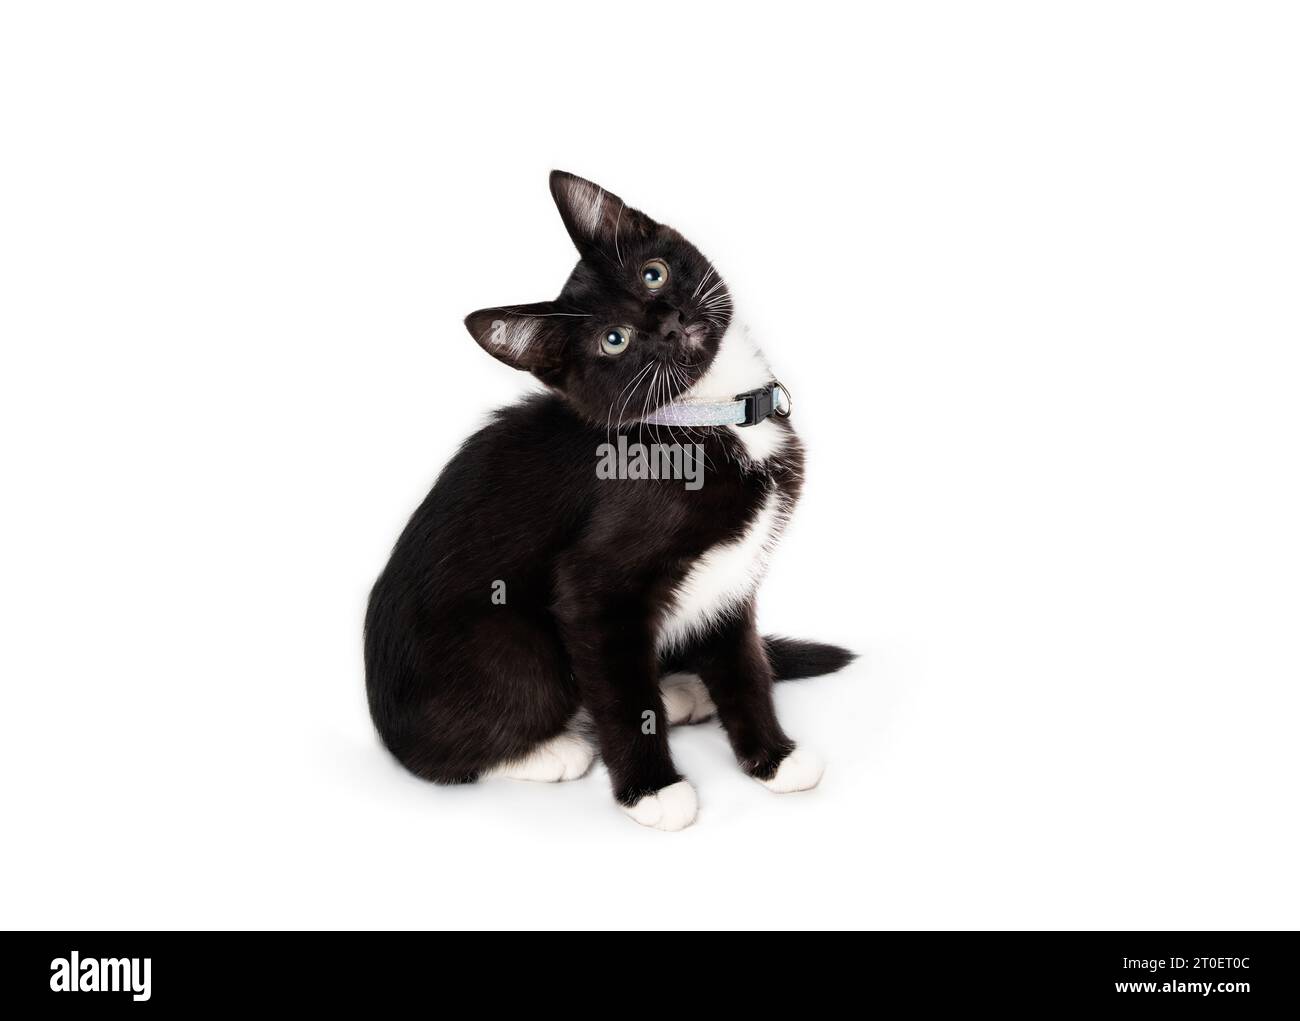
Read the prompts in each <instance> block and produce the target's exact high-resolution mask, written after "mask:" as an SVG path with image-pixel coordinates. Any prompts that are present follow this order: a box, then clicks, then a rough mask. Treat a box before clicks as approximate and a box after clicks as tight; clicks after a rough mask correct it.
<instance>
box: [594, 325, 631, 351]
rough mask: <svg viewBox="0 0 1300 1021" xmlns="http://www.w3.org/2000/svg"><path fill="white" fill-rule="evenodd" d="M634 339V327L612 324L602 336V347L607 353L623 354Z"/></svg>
mask: <svg viewBox="0 0 1300 1021" xmlns="http://www.w3.org/2000/svg"><path fill="white" fill-rule="evenodd" d="M631 340H632V327H630V326H611V327H610V328H609V329H608V330H606V331H605V335H604V336H603V337H601V338H600V349H601V350H602V351H604V352H605V354H607V355H621V354H622V353H623V352H624V351H626V350H627V346H628V344H629V343H630V342H631Z"/></svg>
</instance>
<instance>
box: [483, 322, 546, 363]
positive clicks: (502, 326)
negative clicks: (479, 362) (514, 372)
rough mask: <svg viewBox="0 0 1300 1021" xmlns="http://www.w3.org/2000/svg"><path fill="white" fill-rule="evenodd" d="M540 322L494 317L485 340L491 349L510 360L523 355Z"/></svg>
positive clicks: (539, 327) (539, 326)
mask: <svg viewBox="0 0 1300 1021" xmlns="http://www.w3.org/2000/svg"><path fill="white" fill-rule="evenodd" d="M539 329H541V324H539V323H538V322H537V321H536V320H532V319H494V320H493V321H492V323H491V325H490V326H489V327H488V333H487V340H488V343H489V344H491V345H492V347H493V349H495V350H497V351H499V352H501V354H503V355H505V356H506V357H508V358H510V359H512V360H518V359H519V358H521V357H523V355H524V352H526V351H527V350H528V348H529V346H530V345H531V344H532V342H533V337H534V336H535V335H536V333H537V331H538V330H539Z"/></svg>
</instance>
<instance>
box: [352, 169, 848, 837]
mask: <svg viewBox="0 0 1300 1021" xmlns="http://www.w3.org/2000/svg"><path fill="white" fill-rule="evenodd" d="M551 194H552V195H553V196H554V198H555V202H556V204H557V205H558V206H559V210H560V215H561V217H562V218H563V220H564V225H565V227H566V228H567V229H568V231H569V234H570V236H571V237H572V238H573V241H574V243H575V244H576V245H577V248H578V252H579V253H580V255H581V259H580V261H579V262H578V265H577V267H576V268H575V269H574V271H573V273H572V275H571V276H570V277H569V279H568V282H567V283H566V284H565V285H564V289H563V290H562V291H561V292H560V296H559V297H558V298H556V299H555V300H554V301H543V302H537V303H534V304H529V305H513V306H506V307H501V308H489V309H483V310H482V311H479V312H474V313H472V314H471V315H470V316H469V317H467V318H466V320H465V325H466V326H467V327H468V328H469V332H470V334H471V335H472V336H473V337H474V339H475V340H476V341H478V343H479V344H480V345H482V347H483V348H484V349H486V350H487V351H488V353H489V354H491V355H493V356H494V357H496V358H498V359H500V360H501V361H503V362H505V363H506V364H507V365H510V366H513V367H515V368H518V369H524V370H526V371H528V372H531V373H532V374H533V375H534V376H536V377H537V378H538V379H540V380H541V381H542V382H543V383H544V384H546V386H547V387H548V389H549V392H548V393H546V394H544V395H536V396H533V397H530V398H528V399H526V400H524V401H523V402H521V403H519V404H516V405H514V406H512V407H509V408H505V409H503V410H501V411H499V412H498V413H497V415H496V417H495V420H494V421H493V422H492V423H491V424H490V425H488V426H487V427H485V428H484V429H482V430H481V431H479V432H478V433H475V434H474V435H473V436H471V437H470V438H469V439H468V440H467V441H466V442H465V444H464V446H463V447H462V448H461V449H460V451H459V453H457V454H456V456H455V457H454V458H453V459H452V461H451V463H450V464H448V465H447V467H446V469H444V471H443V472H442V475H441V476H440V477H439V478H438V481H437V483H436V485H435V486H434V488H433V491H432V492H431V493H430V494H429V496H428V497H427V498H426V499H425V501H424V503H423V504H421V506H420V508H419V509H418V510H417V511H416V512H415V515H414V516H413V517H412V518H411V521H410V523H409V524H408V525H407V527H406V530H405V531H404V532H403V533H402V536H401V538H400V539H398V541H397V545H396V547H395V549H394V550H393V555H392V559H391V560H390V561H389V563H388V566H387V567H386V568H385V569H384V572H383V574H381V575H380V577H379V580H378V581H377V582H376V583H375V587H374V590H373V592H372V593H371V596H370V605H369V609H368V612H367V614H366V629H365V659H366V687H367V692H368V694H369V701H370V711H371V715H372V717H373V719H374V722H375V726H376V727H377V728H378V731H379V734H380V736H381V737H382V738H383V741H384V743H385V744H386V745H387V747H388V748H389V749H390V750H391V751H392V753H393V755H394V756H396V757H397V759H398V760H399V761H400V762H401V763H402V764H403V765H404V766H406V768H408V769H409V770H411V771H412V772H413V773H415V774H416V775H418V776H421V777H424V778H426V779H429V780H433V781H435V782H438V783H468V782H471V781H474V780H476V779H478V778H479V777H485V776H489V775H492V776H505V777H512V778H516V779H523V780H570V779H575V778H577V777H579V776H582V775H583V774H584V773H585V772H586V771H587V769H588V767H589V766H590V765H591V761H592V757H593V754H594V749H593V748H592V747H591V744H590V742H589V740H588V738H587V734H589V733H594V735H595V739H596V741H597V743H598V744H599V751H600V754H601V757H602V758H603V759H604V761H605V763H606V765H607V766H608V768H609V773H610V778H611V780H612V782H613V787H614V796H615V798H617V800H618V802H619V804H620V805H622V806H623V808H624V809H625V810H626V812H627V813H628V814H629V815H631V816H632V818H633V819H635V820H636V821H637V822H640V823H643V824H645V825H648V826H654V827H657V828H659V829H666V830H676V829H681V828H682V827H684V826H687V825H689V824H690V823H691V822H692V821H693V820H694V818H695V814H696V797H695V791H694V788H692V787H691V785H690V784H689V783H687V782H686V781H685V780H684V779H683V778H682V775H681V774H680V773H679V772H678V771H677V769H676V767H675V766H674V765H673V759H672V755H671V753H670V751H669V747H668V736H667V727H666V726H665V725H664V724H665V723H687V722H690V723H694V722H697V721H699V720H701V719H704V718H706V717H708V716H711V715H713V713H714V712H716V713H717V716H718V717H719V719H720V720H721V722H722V725H723V727H724V728H725V729H726V732H727V737H728V738H729V739H730V742H731V746H732V748H733V750H734V751H735V754H736V758H737V759H738V760H739V762H740V766H741V768H742V769H743V770H744V771H745V772H746V773H748V774H749V775H750V776H752V777H754V778H755V779H756V780H758V781H760V782H761V783H763V784H765V785H766V786H767V787H769V788H770V789H772V790H774V791H778V792H787V791H799V790H806V789H808V788H811V787H814V786H816V784H817V782H818V781H819V780H820V779H821V774H822V765H821V762H820V760H819V759H818V758H817V757H816V756H815V755H813V754H812V753H810V752H808V751H806V750H804V749H803V748H802V747H798V748H797V747H796V745H795V742H794V741H792V740H791V739H790V738H789V737H787V736H786V734H785V732H784V731H783V730H782V729H781V726H780V724H779V723H778V722H777V719H776V712H775V710H774V707H773V704H772V682H773V680H780V679H784V678H790V677H806V676H812V675H815V674H819V673H827V672H830V671H833V670H837V669H839V668H840V667H841V666H843V665H844V664H845V663H847V662H848V661H849V659H851V658H852V656H851V654H850V653H849V652H847V651H846V650H844V649H840V648H838V647H835V646H829V645H819V644H815V643H811V642H800V641H794V640H791V639H783V638H772V637H768V638H763V637H761V636H760V635H759V633H758V631H757V630H756V629H755V611H754V594H755V589H756V587H757V585H758V581H759V578H760V577H761V575H762V573H763V570H764V567H765V564H766V561H767V558H768V555H769V553H770V552H771V550H772V547H773V545H774V543H775V542H776V540H777V538H778V536H779V534H780V532H781V529H782V526H783V525H784V523H785V521H786V519H787V518H788V517H789V514H790V512H791V509H792V508H793V506H794V503H795V500H796V499H797V497H798V495H799V490H800V486H801V484H802V466H803V451H802V448H801V446H800V443H799V441H798V439H797V438H796V437H795V434H794V431H793V430H792V429H791V427H790V423H789V421H788V418H783V417H769V418H767V419H765V420H764V421H762V422H759V423H758V424H755V425H749V426H738V425H719V426H709V427H699V426H697V427H694V428H691V429H689V430H686V429H683V428H682V427H680V426H678V427H676V428H673V429H669V428H666V427H664V426H652V425H646V424H645V419H646V418H647V417H650V416H651V414H652V413H653V412H655V410H656V409H661V408H663V407H664V406H665V405H668V404H670V403H673V402H681V401H685V402H687V403H691V402H701V401H710V400H716V401H721V402H725V401H731V400H733V399H734V398H735V396H736V395H737V394H740V393H743V392H745V391H749V390H753V389H755V388H757V387H762V386H764V385H765V384H768V383H769V382H771V380H772V374H771V371H770V370H769V368H768V366H767V365H766V364H765V363H764V362H763V360H762V357H761V356H760V355H759V353H758V351H757V350H755V348H754V347H753V346H752V345H751V344H750V342H749V340H748V338H747V337H746V335H745V333H744V331H743V330H742V329H741V328H740V327H739V325H738V324H736V323H735V322H734V320H733V315H732V308H731V299H730V296H729V292H728V290H727V287H726V285H725V284H724V283H723V282H722V280H721V278H720V277H719V276H718V274H717V273H716V272H715V270H714V268H713V266H712V265H711V264H710V262H709V260H707V259H706V258H704V256H702V255H701V254H700V253H699V251H697V250H696V248H695V247H694V246H693V245H691V244H690V243H689V242H687V241H686V239H685V238H683V237H682V236H681V235H680V234H678V233H677V232H676V231H675V230H673V229H672V228H670V227H666V226H663V225H662V224H659V223H656V222H655V221H654V220H652V219H650V217H648V216H646V215H645V214H644V213H641V212H639V211H638V210H636V209H632V208H630V207H628V206H626V205H624V203H623V201H622V200H621V199H619V198H618V197H617V196H615V195H613V194H611V193H610V192H607V191H605V190H603V189H602V188H600V187H598V186H597V185H595V184H592V183H591V182H590V181H586V180H583V179H582V178H580V177H575V176H573V175H572V174H566V173H561V172H559V171H556V172H554V173H552V174H551ZM620 432H621V433H624V434H629V433H636V434H638V436H640V437H641V438H642V439H645V440H649V439H650V438H651V436H653V435H658V437H659V439H660V440H665V439H668V438H671V439H672V440H673V441H675V442H679V443H689V444H696V443H698V444H700V448H701V449H702V453H703V461H704V465H705V468H704V478H703V484H702V485H700V486H698V487H695V488H689V487H687V486H684V485H683V484H682V482H681V481H680V480H673V479H668V478H616V479H610V478H609V477H608V476H606V477H600V476H599V475H598V471H597V462H598V449H599V448H601V446H602V444H605V443H606V442H607V441H608V440H610V439H613V438H615V437H616V435H617V434H618V433H620ZM647 433H649V434H650V435H647ZM681 672H689V674H690V675H692V676H689V677H687V676H682V673H681ZM581 710H585V713H583V714H582V715H583V718H584V719H585V718H586V716H587V715H588V714H589V717H590V726H589V727H583V726H575V719H577V718H578V716H579V713H580V711H581Z"/></svg>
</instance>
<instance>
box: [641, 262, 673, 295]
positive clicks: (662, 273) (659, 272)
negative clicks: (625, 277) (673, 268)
mask: <svg viewBox="0 0 1300 1021" xmlns="http://www.w3.org/2000/svg"><path fill="white" fill-rule="evenodd" d="M641 281H642V283H644V284H645V285H646V286H647V287H648V288H650V290H652V291H657V290H659V288H661V287H663V285H664V284H666V283H668V264H667V263H666V262H664V261H663V259H651V260H650V261H649V262H647V263H646V264H645V265H644V266H642V267H641Z"/></svg>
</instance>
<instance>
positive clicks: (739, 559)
mask: <svg viewBox="0 0 1300 1021" xmlns="http://www.w3.org/2000/svg"><path fill="white" fill-rule="evenodd" d="M784 524H785V514H784V512H783V511H782V508H781V499H780V497H779V495H778V494H776V493H770V494H768V497H767V499H766V500H765V501H764V503H763V506H762V507H760V508H759V511H758V514H756V515H755V516H754V518H753V520H752V521H750V523H749V526H748V527H747V528H746V529H745V531H744V533H743V534H742V535H741V536H740V537H739V538H738V539H735V540H733V541H731V542H725V543H719V544H718V545H717V546H713V547H711V548H710V549H708V550H706V551H705V552H704V554H703V556H701V557H700V558H699V559H698V560H696V561H695V563H694V564H692V565H691V569H690V570H689V571H687V572H686V576H685V577H684V578H683V579H682V580H681V582H680V584H678V586H677V588H675V589H674V590H673V596H672V601H671V602H670V603H669V607H668V611H667V613H666V614H665V615H664V619H663V622H662V623H661V624H660V626H659V638H658V645H659V648H660V649H661V650H664V649H671V648H673V647H674V646H677V645H680V644H681V643H682V642H683V641H685V640H686V639H687V638H689V637H690V636H691V635H692V634H695V633H696V632H699V631H701V630H703V629H704V628H706V627H708V626H709V625H710V624H712V623H714V622H715V621H717V620H718V619H719V618H721V617H722V616H723V615H724V614H726V612H727V611H728V610H730V609H732V608H733V607H735V606H736V605H737V604H739V603H741V602H743V601H744V600H745V599H747V598H749V596H750V594H751V593H753V591H754V589H755V588H756V587H757V585H758V582H759V579H761V578H762V577H763V572H764V571H765V570H766V569H767V560H768V557H769V556H770V555H771V553H772V549H773V547H774V546H775V545H776V540H777V538H778V537H779V536H780V534H781V528H782V526H783V525H784Z"/></svg>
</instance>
